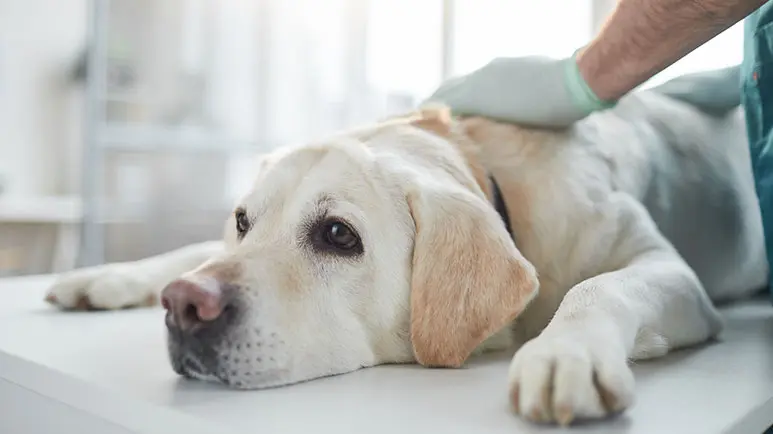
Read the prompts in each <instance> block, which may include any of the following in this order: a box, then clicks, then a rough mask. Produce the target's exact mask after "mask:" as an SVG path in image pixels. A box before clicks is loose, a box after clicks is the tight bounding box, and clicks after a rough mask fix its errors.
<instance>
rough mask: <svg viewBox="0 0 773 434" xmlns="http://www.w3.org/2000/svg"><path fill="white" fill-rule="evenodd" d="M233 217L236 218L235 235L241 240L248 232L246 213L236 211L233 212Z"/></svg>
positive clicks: (248, 222) (240, 210)
mask: <svg viewBox="0 0 773 434" xmlns="http://www.w3.org/2000/svg"><path fill="white" fill-rule="evenodd" d="M234 217H235V218H236V233H237V234H238V235H239V238H243V237H244V235H245V234H247V231H249V230H250V219H248V218H247V212H246V211H244V210H243V209H237V210H236V211H235V212H234Z"/></svg>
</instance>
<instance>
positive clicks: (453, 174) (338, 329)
mask: <svg viewBox="0 0 773 434" xmlns="http://www.w3.org/2000/svg"><path fill="white" fill-rule="evenodd" d="M225 239H226V245H227V248H226V251H225V252H224V253H223V254H222V255H220V256H218V257H215V258H212V259H211V260H209V261H208V262H207V263H205V264H203V265H202V266H200V267H199V268H197V269H196V270H194V271H192V272H190V273H188V274H187V275H185V276H184V277H183V279H185V280H186V281H187V282H189V283H190V284H191V285H195V286H196V287H197V288H199V289H201V288H203V289H204V291H206V292H207V293H208V294H217V300H218V303H219V306H218V309H217V312H218V313H217V315H214V316H215V318H211V317H208V318H207V321H202V322H201V324H200V325H199V326H198V327H195V328H193V329H192V330H187V331H182V330H181V329H180V328H179V327H177V326H176V325H175V324H174V321H171V322H170V321H169V317H168V325H169V351H170V355H171V360H172V364H173V367H174V368H175V370H176V371H177V372H178V373H180V374H183V375H188V376H192V377H196V378H201V379H208V380H215V381H219V382H222V383H225V384H228V385H231V386H234V387H240V388H261V387H269V386H276V385H282V384H288V383H294V382H298V381H303V380H308V379H311V378H317V377H322V376H328V375H334V374H340V373H344V372H349V371H353V370H356V369H358V368H361V367H366V366H373V365H376V364H381V363H402V362H413V361H418V362H420V363H422V364H425V365H431V366H459V365H461V364H462V363H463V362H464V360H465V359H466V358H467V356H468V355H469V354H470V353H471V352H472V351H473V350H474V349H475V347H476V346H478V345H479V344H480V343H481V342H482V341H483V340H484V339H486V338H487V337H489V336H490V335H491V334H493V333H494V332H496V331H497V330H498V329H501V328H502V327H503V326H505V325H506V324H507V323H508V322H510V321H511V320H512V319H513V318H514V317H515V316H516V315H517V314H518V313H519V312H520V311H522V310H523V309H524V307H525V305H526V304H527V303H528V301H529V300H530V299H531V298H532V297H533V296H534V295H535V294H536V291H537V284H536V276H535V272H534V269H533V267H532V266H531V265H530V264H529V263H528V262H526V261H525V260H524V258H523V257H522V256H521V255H520V253H519V252H518V251H517V250H516V249H515V246H514V245H513V243H512V241H511V239H510V237H509V235H508V234H507V233H506V230H505V229H504V226H503V224H502V222H501V221H500V219H499V216H498V214H496V212H495V211H494V210H493V209H492V208H491V207H490V206H489V204H488V203H487V202H486V199H485V197H484V195H483V193H482V191H481V190H480V188H479V187H477V184H475V182H474V179H473V176H472V174H471V173H470V171H469V169H467V167H466V165H465V163H464V161H463V160H462V158H461V157H460V156H459V154H458V153H457V152H455V150H454V148H453V147H452V146H451V144H450V143H449V142H448V141H447V140H444V139H443V138H441V137H439V136H437V135H433V134H430V133H427V132H425V131H422V130H420V129H418V128H415V127H412V126H410V125H402V126H400V125H398V126H393V127H386V128H380V129H375V130H374V131H372V132H370V133H368V134H354V133H353V134H350V135H347V136H344V137H342V138H340V139H338V140H334V141H331V142H329V143H324V144H320V145H309V146H305V147H301V148H295V149H292V150H281V151H279V152H277V153H275V154H272V155H270V156H268V157H266V158H265V159H264V160H263V161H262V163H261V164H260V168H259V173H258V175H257V180H256V182H255V184H254V186H253V188H252V189H251V191H250V192H249V193H248V194H247V195H246V196H244V198H243V199H242V200H241V201H240V203H239V204H238V205H237V207H236V208H235V211H234V213H233V214H232V216H231V217H230V218H229V220H228V221H227V223H226V231H225Z"/></svg>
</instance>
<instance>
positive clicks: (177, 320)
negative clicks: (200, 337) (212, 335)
mask: <svg viewBox="0 0 773 434" xmlns="http://www.w3.org/2000/svg"><path fill="white" fill-rule="evenodd" d="M204 283H206V284H204ZM161 304H162V305H163V306H164V309H166V310H167V311H168V312H169V314H170V315H171V319H172V321H173V323H174V325H175V326H176V327H178V328H180V329H181V330H182V331H192V330H194V329H197V328H200V327H201V326H205V325H206V323H208V322H211V321H214V320H216V319H217V318H218V317H220V315H221V314H222V313H223V310H224V308H225V307H226V306H225V297H224V294H223V291H222V290H221V288H220V284H219V283H218V282H217V281H216V280H214V279H212V282H203V283H196V282H193V281H191V280H188V279H177V280H175V281H173V282H171V283H170V284H169V285H167V286H166V288H164V290H163V291H162V293H161Z"/></svg>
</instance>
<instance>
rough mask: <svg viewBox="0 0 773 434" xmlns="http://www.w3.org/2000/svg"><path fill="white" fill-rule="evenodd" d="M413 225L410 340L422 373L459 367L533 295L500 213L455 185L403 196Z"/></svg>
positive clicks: (531, 273) (528, 271) (529, 270)
mask: <svg viewBox="0 0 773 434" xmlns="http://www.w3.org/2000/svg"><path fill="white" fill-rule="evenodd" d="M407 198H408V204H409V207H410V210H411V214H412V216H413V219H414V222H415V224H416V237H415V241H414V252H413V275H412V280H411V341H412V344H413V350H414V354H415V356H416V360H417V361H418V362H419V363H420V364H422V365H424V366H435V367H459V366H461V365H462V364H463V363H464V361H465V360H466V359H467V357H468V356H469V355H470V354H471V353H472V351H473V350H475V348H476V347H477V346H478V345H479V344H481V343H482V342H483V341H484V340H485V339H486V338H488V337H490V336H491V335H492V334H493V333H495V332H497V331H499V330H501V329H502V328H503V327H505V326H506V325H507V324H508V323H509V322H510V321H512V320H513V319H514V318H515V317H516V316H517V315H518V314H519V313H521V312H522V311H523V310H524V308H525V307H526V305H527V304H528V303H529V301H531V300H532V299H533V298H534V297H535V296H536V295H537V292H538V282H537V275H536V271H535V269H534V267H533V266H532V264H531V263H529V262H528V261H527V260H526V259H525V258H524V257H523V255H521V253H520V252H519V251H518V250H517V249H516V247H515V244H514V243H513V241H512V239H511V237H510V235H509V234H508V233H507V230H506V229H505V226H504V224H503V223H502V221H501V218H500V217H499V214H497V213H496V211H495V210H494V209H493V208H492V207H491V205H490V204H488V203H487V202H486V201H485V200H484V199H483V198H481V197H480V196H478V195H476V194H475V193H473V192H472V191H469V190H468V189H465V188H464V187H463V186H461V185H458V184H457V185H437V184H436V183H433V185H423V186H422V188H420V189H411V191H408V192H407Z"/></svg>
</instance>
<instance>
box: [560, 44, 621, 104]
mask: <svg viewBox="0 0 773 434" xmlns="http://www.w3.org/2000/svg"><path fill="white" fill-rule="evenodd" d="M578 52H579V50H578V51H575V52H574V54H573V55H572V57H570V58H568V59H566V62H565V65H566V66H565V68H564V83H565V84H566V90H567V91H568V92H569V96H570V98H571V99H572V102H573V103H574V105H575V106H576V107H577V108H578V109H580V110H582V111H583V112H584V113H593V112H595V111H598V110H604V109H608V108H610V107H614V106H615V104H616V103H617V101H603V100H601V99H599V97H597V96H596V93H595V92H593V90H592V89H591V88H590V87H589V86H588V83H586V82H585V79H584V78H582V74H580V68H579V67H578V66H577V53H578Z"/></svg>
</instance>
